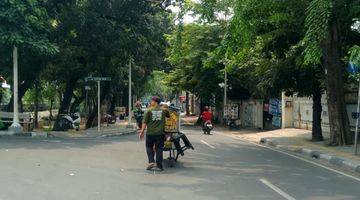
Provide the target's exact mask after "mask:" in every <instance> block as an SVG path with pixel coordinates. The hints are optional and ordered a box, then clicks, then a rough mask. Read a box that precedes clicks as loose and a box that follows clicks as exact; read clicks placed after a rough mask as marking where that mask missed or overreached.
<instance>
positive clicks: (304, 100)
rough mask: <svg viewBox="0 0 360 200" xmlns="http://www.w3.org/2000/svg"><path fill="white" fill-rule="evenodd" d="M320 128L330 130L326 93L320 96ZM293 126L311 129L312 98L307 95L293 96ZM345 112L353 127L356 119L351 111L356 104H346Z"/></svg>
mask: <svg viewBox="0 0 360 200" xmlns="http://www.w3.org/2000/svg"><path fill="white" fill-rule="evenodd" d="M321 103H322V113H321V118H322V129H323V131H325V132H330V127H329V114H328V107H327V101H326V95H323V96H322V99H321ZM292 104H293V113H292V118H293V126H294V127H295V128H301V129H308V130H311V129H312V114H313V109H312V106H313V102H312V98H309V97H297V96H296V95H295V96H294V97H293V103H292ZM346 108H347V113H348V117H349V121H350V127H352V128H354V127H355V123H356V120H355V119H353V117H352V113H354V112H356V104H347V106H346Z"/></svg>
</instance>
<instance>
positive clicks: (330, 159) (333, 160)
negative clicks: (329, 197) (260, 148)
mask: <svg viewBox="0 0 360 200" xmlns="http://www.w3.org/2000/svg"><path fill="white" fill-rule="evenodd" d="M260 143H261V144H265V145H267V146H270V147H274V148H278V149H281V150H285V151H292V152H295V153H300V154H302V155H305V156H308V157H310V158H314V159H318V160H321V161H324V162H327V163H329V164H331V165H334V166H337V167H341V168H343V169H346V170H350V171H352V172H355V173H360V162H357V161H351V160H347V159H344V158H341V157H339V156H334V155H330V154H326V153H322V152H320V151H316V150H312V149H308V148H298V149H294V148H291V146H286V145H279V144H277V143H276V141H274V140H272V139H268V138H261V139H260Z"/></svg>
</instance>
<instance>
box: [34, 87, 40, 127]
mask: <svg viewBox="0 0 360 200" xmlns="http://www.w3.org/2000/svg"><path fill="white" fill-rule="evenodd" d="M34 103H35V111H34V112H35V116H34V127H35V128H39V81H35V102H34Z"/></svg>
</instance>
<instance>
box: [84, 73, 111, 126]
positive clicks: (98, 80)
mask: <svg viewBox="0 0 360 200" xmlns="http://www.w3.org/2000/svg"><path fill="white" fill-rule="evenodd" d="M89 81H96V82H97V85H98V87H97V88H98V89H97V90H98V95H97V96H98V132H100V126H101V124H100V123H101V114H100V103H101V101H100V82H101V81H111V78H110V77H86V78H85V82H89ZM87 89H91V88H87V87H86V86H85V90H87Z"/></svg>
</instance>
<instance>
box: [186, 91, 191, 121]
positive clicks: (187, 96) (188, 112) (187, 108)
mask: <svg viewBox="0 0 360 200" xmlns="http://www.w3.org/2000/svg"><path fill="white" fill-rule="evenodd" d="M189 96H190V95H189V92H186V99H185V107H186V108H185V111H186V115H190V108H189V101H190V100H189Z"/></svg>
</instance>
